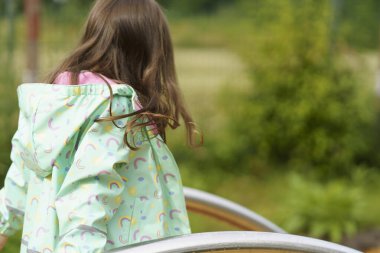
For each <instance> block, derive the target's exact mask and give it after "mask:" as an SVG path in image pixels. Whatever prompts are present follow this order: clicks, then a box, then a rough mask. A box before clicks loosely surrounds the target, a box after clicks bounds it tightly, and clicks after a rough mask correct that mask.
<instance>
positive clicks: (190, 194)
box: [184, 187, 286, 233]
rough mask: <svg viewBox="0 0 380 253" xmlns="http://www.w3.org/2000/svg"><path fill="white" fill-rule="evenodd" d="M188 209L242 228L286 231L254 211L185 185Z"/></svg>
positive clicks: (277, 231)
mask: <svg viewBox="0 0 380 253" xmlns="http://www.w3.org/2000/svg"><path fill="white" fill-rule="evenodd" d="M184 194H185V198H186V207H187V209H188V211H190V212H193V213H199V214H203V215H206V216H210V217H212V218H216V219H219V220H221V221H224V222H226V223H229V224H231V225H233V226H235V227H237V228H240V229H241V230H253V231H262V232H276V233H286V232H285V231H284V230H283V229H282V228H280V227H278V226H277V225H275V224H273V223H272V222H270V221H269V220H267V219H265V218H264V217H262V216H260V215H258V214H256V213H254V212H253V211H251V210H249V209H247V208H245V207H243V206H241V205H239V204H237V203H234V202H232V201H230V200H227V199H225V198H222V197H219V196H216V195H214V194H211V193H207V192H204V191H200V190H196V189H193V188H189V187H184Z"/></svg>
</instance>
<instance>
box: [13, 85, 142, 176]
mask: <svg viewBox="0 0 380 253" xmlns="http://www.w3.org/2000/svg"><path fill="white" fill-rule="evenodd" d="M110 87H112V94H113V100H112V115H113V116H115V115H120V114H126V113H129V112H130V110H129V109H128V108H130V107H134V103H133V102H132V101H133V99H137V96H136V93H135V91H134V90H133V88H132V87H131V86H129V85H126V84H111V85H110ZM17 96H18V102H19V109H20V112H19V113H20V117H19V123H18V124H19V127H18V130H17V131H19V133H18V134H19V136H20V138H19V141H18V143H17V145H18V147H17V150H18V151H19V155H20V157H21V158H22V160H23V161H24V165H25V167H26V168H28V169H30V170H32V171H34V172H35V173H36V175H37V176H39V177H47V176H49V175H50V174H51V173H52V170H53V167H54V166H55V165H56V164H55V162H56V160H57V158H58V157H60V156H61V157H65V158H66V159H70V157H73V155H74V154H73V153H75V151H76V150H77V149H78V145H79V144H80V141H81V139H82V137H83V135H85V134H86V130H87V129H89V127H90V126H91V125H92V124H94V123H95V124H101V123H102V122H94V120H95V119H96V118H98V117H107V116H110V114H109V106H110V103H109V101H110V90H109V87H108V86H107V85H106V84H78V85H60V84H43V83H24V84H21V85H20V86H19V87H18V88H17ZM121 98H123V99H121ZM126 98H127V99H126ZM133 109H135V108H133ZM118 121H119V122H121V123H120V125H123V123H122V120H118ZM124 125H125V124H124ZM52 140H54V141H52Z"/></svg>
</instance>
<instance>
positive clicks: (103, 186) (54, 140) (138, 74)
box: [0, 0, 203, 253]
mask: <svg viewBox="0 0 380 253" xmlns="http://www.w3.org/2000/svg"><path fill="white" fill-rule="evenodd" d="M17 95H18V99H19V107H20V114H19V123H18V124H19V127H18V129H17V131H16V133H15V134H14V136H13V138H12V151H11V160H12V165H11V167H10V168H9V170H8V172H7V175H6V179H5V183H4V187H3V188H2V189H1V191H0V234H1V238H2V243H1V244H2V245H0V247H2V246H3V244H4V242H5V241H6V238H7V237H8V236H10V235H13V234H14V233H15V232H16V231H17V230H19V229H21V228H22V229H23V230H22V242H21V252H22V253H24V252H28V253H29V252H40V253H47V252H57V253H60V252H62V253H63V252H65V253H68V252H104V251H108V250H111V249H117V248H120V247H122V246H125V245H130V244H134V243H139V242H142V241H147V240H153V239H158V238H162V237H168V236H176V235H182V234H189V233H191V229H190V225H189V220H188V215H187V211H186V206H185V201H184V196H183V190H182V182H181V177H180V173H179V171H178V167H177V165H176V162H175V160H174V158H173V156H172V154H171V153H170V151H169V150H168V147H167V146H166V144H165V143H166V135H165V130H166V129H167V127H171V128H173V129H174V128H176V127H178V126H179V124H178V122H179V118H180V116H181V117H182V118H183V120H184V122H185V125H186V129H187V133H188V134H187V140H188V143H189V144H190V145H191V146H197V144H196V143H195V135H196V134H200V133H199V132H198V131H196V128H195V125H194V123H193V120H192V118H191V116H190V114H189V113H188V111H187V110H186V108H185V106H184V103H183V99H182V96H181V93H180V90H179V88H178V86H177V80H176V74H175V66H174V58H173V48H172V43H171V38H170V34H169V29H168V25H167V21H166V19H165V17H164V15H163V13H162V11H161V9H160V7H159V5H158V4H157V3H156V2H155V1H154V0H98V1H96V2H95V5H94V6H93V8H92V10H91V12H90V15H89V17H88V20H87V23H86V27H85V32H84V35H83V37H82V39H81V41H80V44H79V46H78V47H77V48H76V49H75V50H74V52H73V53H72V54H71V55H70V56H69V57H68V58H67V59H66V60H64V61H63V63H62V64H61V65H59V67H58V68H57V69H56V70H55V71H54V72H53V73H52V74H51V75H50V77H49V78H48V80H47V82H46V83H30V84H22V85H20V86H19V87H18V88H17ZM200 136H202V135H200ZM202 142H203V140H202V138H201V139H200V143H201V144H202Z"/></svg>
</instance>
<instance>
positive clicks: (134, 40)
mask: <svg viewBox="0 0 380 253" xmlns="http://www.w3.org/2000/svg"><path fill="white" fill-rule="evenodd" d="M83 70H88V71H91V72H94V73H97V74H99V76H101V75H103V76H106V77H108V78H111V79H113V80H116V82H117V83H125V84H129V85H131V86H132V87H133V88H134V89H135V90H136V92H137V94H138V97H139V101H140V103H141V104H142V105H143V108H142V109H140V110H138V111H136V112H133V113H130V114H123V115H117V116H112V112H111V107H112V92H111V87H110V85H109V83H108V82H107V81H106V80H105V79H104V78H103V80H105V82H106V84H107V85H108V87H109V89H110V94H111V97H110V99H111V101H110V117H107V118H101V119H97V120H96V121H112V122H113V121H114V120H117V119H120V118H123V117H132V116H133V117H134V118H133V120H131V121H129V122H128V126H127V127H126V132H125V135H124V141H125V143H126V144H127V145H128V146H129V147H130V148H132V149H134V148H135V147H133V146H131V145H130V143H129V142H128V140H127V135H128V134H129V133H131V132H135V131H132V129H136V128H137V129H140V130H142V129H143V128H144V127H146V126H153V125H154V126H156V127H157V130H158V133H159V134H160V135H161V136H162V138H163V140H164V141H165V142H166V134H165V129H166V128H167V126H169V127H171V128H172V129H175V128H177V127H178V126H179V117H180V116H181V117H182V119H183V120H184V123H185V125H186V130H187V143H188V144H189V145H190V146H192V147H195V146H198V144H200V145H202V144H203V135H202V134H201V133H200V132H199V131H198V130H197V127H196V125H195V123H194V122H193V119H192V117H191V115H190V113H189V112H188V110H187V109H186V107H185V105H184V102H183V101H184V100H183V96H182V94H181V91H180V89H179V87H178V81H177V76H176V70H175V63H174V53H173V45H172V40H171V36H170V32H169V27H168V23H167V20H166V17H165V15H164V14H163V12H162V10H161V8H160V6H159V4H158V3H156V2H155V1H154V0H97V1H96V2H95V4H94V6H93V8H92V9H91V12H90V14H89V17H88V19H87V22H86V25H85V32H84V34H83V36H82V38H81V40H80V43H79V45H78V47H77V48H76V49H75V50H74V51H73V52H72V54H71V55H70V56H69V57H67V58H66V59H65V60H64V61H63V62H62V64H61V65H59V67H58V68H57V69H56V70H55V71H54V72H53V73H51V74H50V76H49V77H48V79H47V82H48V83H53V82H54V80H55V79H56V77H57V76H58V74H60V73H61V72H64V71H69V72H71V73H72V75H71V84H75V83H77V82H78V77H79V73H80V72H81V71H83ZM141 119H144V120H143V121H141ZM113 124H114V125H115V126H117V127H119V126H118V125H116V124H115V123H114V122H113ZM197 134H199V136H200V140H199V143H198V144H197V143H196V138H195V135H197Z"/></svg>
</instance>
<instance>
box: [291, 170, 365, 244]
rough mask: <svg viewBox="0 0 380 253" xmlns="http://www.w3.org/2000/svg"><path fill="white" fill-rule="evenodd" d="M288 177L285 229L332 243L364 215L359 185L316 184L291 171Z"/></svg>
mask: <svg viewBox="0 0 380 253" xmlns="http://www.w3.org/2000/svg"><path fill="white" fill-rule="evenodd" d="M288 180H289V181H290V182H289V186H290V189H289V191H288V196H287V198H286V200H285V202H286V203H285V208H286V210H284V212H285V213H287V216H286V220H285V222H284V226H285V229H287V231H289V232H291V233H298V234H300V233H301V234H307V235H309V236H312V237H317V238H324V239H326V240H330V241H334V242H340V241H341V239H342V238H343V236H346V235H348V236H351V235H353V234H354V233H355V232H357V231H358V227H359V224H361V222H362V221H363V220H364V219H365V218H364V217H365V215H366V214H365V212H364V209H363V207H365V205H364V204H365V203H364V201H363V197H362V196H363V194H364V192H363V189H362V185H360V186H359V187H358V186H357V185H355V184H353V183H352V182H347V181H344V180H333V181H329V182H327V183H319V182H316V181H313V180H307V179H305V178H304V177H301V176H299V175H297V174H290V175H289V176H288Z"/></svg>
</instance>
